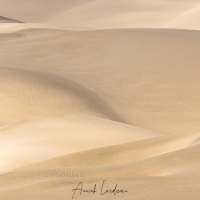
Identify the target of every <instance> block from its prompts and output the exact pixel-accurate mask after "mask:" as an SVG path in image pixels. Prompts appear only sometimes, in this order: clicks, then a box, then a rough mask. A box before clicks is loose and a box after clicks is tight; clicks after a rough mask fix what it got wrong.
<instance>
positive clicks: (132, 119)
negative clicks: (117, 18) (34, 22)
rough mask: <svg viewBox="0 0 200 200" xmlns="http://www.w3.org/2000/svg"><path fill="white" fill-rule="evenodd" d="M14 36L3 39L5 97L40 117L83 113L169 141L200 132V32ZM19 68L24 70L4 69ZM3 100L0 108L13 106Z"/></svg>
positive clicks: (26, 32)
mask: <svg viewBox="0 0 200 200" xmlns="http://www.w3.org/2000/svg"><path fill="white" fill-rule="evenodd" d="M50 33H51V34H50ZM11 35H12V37H13V38H12V39H11V38H7V39H5V34H2V35H0V45H1V49H0V56H1V63H2V66H4V68H1V71H2V73H5V71H6V70H8V72H6V73H9V74H10V75H6V76H3V75H1V77H2V78H1V80H0V81H1V82H2V81H3V82H2V84H1V85H0V88H2V89H1V90H2V91H3V92H1V95H4V96H5V95H7V96H8V94H9V98H8V100H9V101H10V102H11V101H15V100H14V99H13V98H15V99H17V101H15V103H17V102H18V101H20V102H19V103H18V104H20V103H22V99H23V102H24V103H23V105H24V106H25V105H26V106H29V109H31V108H30V107H33V110H34V111H33V114H34V115H35V114H37V113H38V112H40V113H43V114H45V113H46V114H48V113H50V114H54V113H55V114H59V113H73V114H80V113H81V114H83V113H85V114H86V115H94V116H103V117H105V118H109V119H113V120H117V121H121V122H127V123H129V124H133V125H135V126H138V127H143V128H147V129H152V130H156V131H161V132H165V133H166V134H169V133H173V134H176V133H194V132H198V131H199V129H200V125H199V120H200V106H199V102H200V95H199V94H200V93H199V85H200V79H199V64H198V63H199V62H200V57H199V53H198V52H199V50H200V39H199V38H200V37H199V36H200V33H199V31H186V30H185V31H184V30H159V29H129V30H98V31H66V32H63V31H60V32H59V31H56V32H52V31H49V33H48V31H41V30H40V29H37V30H34V29H32V30H23V31H20V32H16V33H12V34H11ZM11 35H10V37H11ZM10 58H12V59H10ZM13 67H15V68H18V70H17V69H12V70H10V69H6V68H13ZM55 69H56V70H55ZM23 70H25V71H37V73H31V72H24V71H23ZM2 73H1V74H2ZM15 73H16V75H15ZM18 74H21V75H20V76H19V75H18ZM22 74H24V75H25V76H24V75H22ZM41 74H43V75H41ZM50 74H52V75H50ZM9 77H10V78H9ZM17 77H18V78H17ZM60 77H61V78H60ZM18 79H19V80H18ZM29 79H30V80H29ZM43 79H44V80H43ZM9 82H10V84H8V83H9ZM24 82H26V85H23V83H24ZM11 84H12V85H14V86H13V87H11ZM9 85H10V86H9ZM18 86H20V87H21V88H22V89H20V87H18ZM17 88H18V89H17ZM1 90H0V91H1ZM18 90H23V91H24V93H23V94H26V95H22V94H20V92H17V91H18ZM29 90H30V92H29ZM36 93H37V95H35V94H36ZM11 94H12V95H11ZM33 94H34V95H35V96H34V95H33ZM54 94H56V95H54ZM20 95H21V97H20ZM22 96H23V97H22ZM33 96H34V98H33ZM11 97H12V99H11ZM3 99H5V98H1V101H4V102H2V107H6V106H8V105H11V104H13V103H9V104H8V105H7V103H5V100H3ZM28 103H29V105H27V104H28ZM36 105H37V106H36ZM61 105H62V106H61ZM70 105H71V106H70ZM73 105H75V106H73ZM21 106H22V105H21ZM61 107H62V108H61ZM19 108H20V105H19V106H18V107H17V106H16V107H15V108H13V109H9V112H10V114H9V113H7V115H4V117H3V116H1V118H2V119H1V121H2V123H3V122H4V123H6V122H8V121H9V118H10V117H9V116H13V114H12V112H13V113H16V114H15V115H16V116H18V118H19V119H20V118H21V117H20V116H19V115H20V114H17V113H19V112H18V111H17V110H18V109H19ZM45 109H48V111H44V110H45ZM7 112H8V111H7ZM20 112H21V111H20ZM26 112H28V107H27V109H26ZM26 112H23V113H22V112H21V113H22V115H26ZM35 112H36V113H35ZM3 118H4V119H3ZM23 118H24V117H23ZM11 121H13V119H12V120H11Z"/></svg>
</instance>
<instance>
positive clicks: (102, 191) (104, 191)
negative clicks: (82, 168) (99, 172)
mask: <svg viewBox="0 0 200 200" xmlns="http://www.w3.org/2000/svg"><path fill="white" fill-rule="evenodd" d="M105 182H106V181H105V180H104V181H103V182H102V183H101V185H100V187H98V186H97V184H94V185H93V186H92V187H91V188H85V187H84V184H83V182H80V183H78V185H77V186H76V188H74V189H73V190H72V199H74V198H75V197H76V196H81V195H83V194H86V193H87V194H91V195H95V194H98V195H100V196H104V195H117V194H126V193H128V190H126V189H120V188H119V187H118V184H115V185H114V187H112V188H108V187H106V184H105Z"/></svg>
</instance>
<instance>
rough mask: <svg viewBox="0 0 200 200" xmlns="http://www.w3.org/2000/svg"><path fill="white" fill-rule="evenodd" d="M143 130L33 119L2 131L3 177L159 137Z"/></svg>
mask: <svg viewBox="0 0 200 200" xmlns="http://www.w3.org/2000/svg"><path fill="white" fill-rule="evenodd" d="M159 135H160V134H159V133H156V132H151V131H148V130H145V129H142V128H137V127H134V126H130V125H126V124H122V123H118V122H113V121H109V120H105V119H99V118H92V117H86V116H76V115H74V116H59V117H47V116H46V117H44V118H42V119H38V118H35V119H32V120H30V121H25V122H24V123H19V124H16V125H13V126H10V127H9V126H8V127H3V128H1V129H0V146H1V152H0V159H1V160H2V162H1V164H0V171H1V173H3V172H5V171H8V170H11V169H14V168H17V167H22V166H25V165H30V164H33V163H35V162H39V161H42V160H47V159H51V158H53V157H57V156H61V155H65V154H71V153H75V152H79V151H84V150H88V149H94V148H97V147H104V146H110V145H116V144H120V143H126V142H130V141H136V140H141V139H146V138H151V137H157V136H159Z"/></svg>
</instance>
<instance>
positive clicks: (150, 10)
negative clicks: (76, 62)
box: [0, 0, 200, 29]
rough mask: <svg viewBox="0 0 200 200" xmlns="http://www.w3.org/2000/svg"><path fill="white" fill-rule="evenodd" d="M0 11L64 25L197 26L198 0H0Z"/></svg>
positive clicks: (4, 14)
mask: <svg viewBox="0 0 200 200" xmlns="http://www.w3.org/2000/svg"><path fill="white" fill-rule="evenodd" d="M0 4H1V5H3V6H1V7H0V13H1V15H2V16H8V17H11V18H13V19H18V20H20V21H24V22H27V23H41V22H42V23H53V24H54V25H55V26H60V27H62V28H64V29H69V28H70V29H80V28H81V29H83V28H84V29H87V28H90V29H99V28H108V29H110V28H185V29H199V28H200V26H199V23H198V21H199V19H200V18H199V14H198V11H199V6H200V5H199V1H198V0H176V1H166V0H160V1H159V2H158V1H156V0H123V1H120V0H119V1H116V0H74V1H71V0H57V1H56V2H55V1H54V0H42V1H39V0H28V1H27V0H0Z"/></svg>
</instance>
